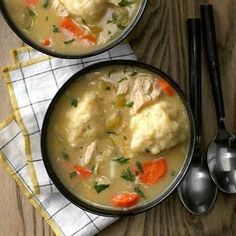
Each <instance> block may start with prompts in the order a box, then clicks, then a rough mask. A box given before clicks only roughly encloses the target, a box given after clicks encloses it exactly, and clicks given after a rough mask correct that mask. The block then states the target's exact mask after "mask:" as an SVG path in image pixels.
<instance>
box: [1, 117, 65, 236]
mask: <svg viewBox="0 0 236 236" xmlns="http://www.w3.org/2000/svg"><path fill="white" fill-rule="evenodd" d="M13 120H15V118H14V115H13V114H11V115H9V116H7V117H6V118H5V120H4V121H2V122H0V130H2V129H4V128H5V127H6V126H8V125H9V124H10V123H11V122H12V121H13ZM0 163H1V164H2V165H3V167H4V168H5V170H6V171H7V172H8V173H9V174H10V175H11V176H12V177H13V178H14V180H15V181H16V183H17V184H18V186H19V188H20V189H21V191H22V192H23V193H24V195H25V196H26V197H27V198H28V200H29V201H30V203H31V204H32V205H33V206H34V207H35V208H36V209H37V210H38V211H39V213H40V215H41V216H42V217H43V218H44V219H45V221H46V222H47V223H48V224H49V225H50V227H51V228H52V230H53V232H54V233H55V234H56V236H60V235H62V232H61V230H60V228H59V227H58V225H57V224H56V223H55V221H54V220H53V218H51V217H50V215H49V214H48V213H47V212H46V211H45V210H44V208H43V207H41V205H40V204H39V203H38V201H37V200H36V199H35V198H34V196H33V195H32V193H30V191H29V190H28V189H27V188H26V187H25V185H24V183H23V182H22V180H21V179H20V177H19V176H18V175H16V174H15V171H14V170H13V168H12V167H11V166H10V164H9V163H8V161H7V158H6V157H5V155H4V153H3V152H2V151H1V150H0Z"/></svg>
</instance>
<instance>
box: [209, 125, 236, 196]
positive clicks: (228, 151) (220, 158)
mask: <svg viewBox="0 0 236 236" xmlns="http://www.w3.org/2000/svg"><path fill="white" fill-rule="evenodd" d="M234 143H235V139H234V137H233V136H232V135H231V134H230V133H229V132H228V131H227V130H225V129H223V130H219V134H218V135H217V136H216V137H215V138H214V140H213V141H212V143H211V144H210V145H209V147H208V151H207V163H208V167H209V170H210V172H211V177H212V179H213V181H214V182H215V183H216V185H217V186H218V187H219V189H220V190H221V191H223V192H225V193H236V168H235V167H236V148H235V144H234Z"/></svg>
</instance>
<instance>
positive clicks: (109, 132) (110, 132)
mask: <svg viewBox="0 0 236 236" xmlns="http://www.w3.org/2000/svg"><path fill="white" fill-rule="evenodd" d="M106 133H107V134H114V135H116V133H115V131H113V130H108V131H106Z"/></svg>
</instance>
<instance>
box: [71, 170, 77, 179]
mask: <svg viewBox="0 0 236 236" xmlns="http://www.w3.org/2000/svg"><path fill="white" fill-rule="evenodd" d="M76 175H77V172H76V171H73V172H71V173H70V178H71V179H73V178H74V177H75V176H76Z"/></svg>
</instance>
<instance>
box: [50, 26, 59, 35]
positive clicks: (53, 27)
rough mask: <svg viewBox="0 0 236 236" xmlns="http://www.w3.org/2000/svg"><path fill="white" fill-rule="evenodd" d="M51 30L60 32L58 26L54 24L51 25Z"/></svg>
mask: <svg viewBox="0 0 236 236" xmlns="http://www.w3.org/2000/svg"><path fill="white" fill-rule="evenodd" d="M52 32H54V33H60V30H59V28H58V27H57V26H56V25H52Z"/></svg>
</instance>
